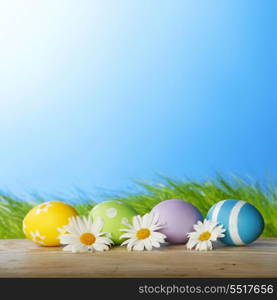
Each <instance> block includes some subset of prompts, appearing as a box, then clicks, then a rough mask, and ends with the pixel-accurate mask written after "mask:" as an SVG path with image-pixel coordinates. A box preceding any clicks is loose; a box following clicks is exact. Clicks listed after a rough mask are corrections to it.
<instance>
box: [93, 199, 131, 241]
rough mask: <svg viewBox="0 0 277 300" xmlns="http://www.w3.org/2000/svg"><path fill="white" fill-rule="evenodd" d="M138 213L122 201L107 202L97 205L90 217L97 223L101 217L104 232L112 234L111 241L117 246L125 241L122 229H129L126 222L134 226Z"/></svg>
mask: <svg viewBox="0 0 277 300" xmlns="http://www.w3.org/2000/svg"><path fill="white" fill-rule="evenodd" d="M136 215H137V213H136V211H135V210H134V209H133V208H132V207H130V206H129V205H127V204H124V203H123V202H121V201H105V202H101V203H99V204H97V205H96V206H95V207H94V208H93V209H92V210H91V212H90V217H91V218H92V220H93V221H95V220H96V219H97V218H98V217H100V218H101V219H102V220H103V221H104V226H103V229H102V231H103V232H109V233H110V234H111V240H112V241H113V242H114V243H115V244H117V245H118V244H121V243H122V242H123V241H124V239H120V236H121V235H122V234H123V233H124V232H122V231H120V229H123V228H127V226H126V225H124V223H126V221H127V222H128V223H130V224H132V219H133V217H134V216H136Z"/></svg>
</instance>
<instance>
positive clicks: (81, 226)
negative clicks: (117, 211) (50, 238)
mask: <svg viewBox="0 0 277 300" xmlns="http://www.w3.org/2000/svg"><path fill="white" fill-rule="evenodd" d="M103 225H104V222H103V221H102V219H101V218H97V219H96V221H95V222H94V223H92V221H91V220H90V219H89V218H86V217H79V216H77V217H71V218H70V219H69V224H68V225H65V226H63V229H64V230H65V231H66V233H65V232H63V231H62V230H63V229H59V232H61V233H62V234H61V235H60V236H59V239H60V241H61V244H63V245H67V246H65V247H64V248H63V250H64V251H72V252H85V251H94V250H96V251H104V250H108V249H109V246H110V245H111V244H112V243H113V242H112V241H111V240H110V238H109V237H110V235H109V234H108V233H106V232H101V230H102V228H103Z"/></svg>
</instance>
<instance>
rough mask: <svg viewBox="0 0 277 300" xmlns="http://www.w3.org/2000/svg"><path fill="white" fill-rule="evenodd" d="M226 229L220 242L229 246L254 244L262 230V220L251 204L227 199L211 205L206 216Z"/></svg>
mask: <svg viewBox="0 0 277 300" xmlns="http://www.w3.org/2000/svg"><path fill="white" fill-rule="evenodd" d="M207 219H208V220H215V221H217V222H218V223H219V224H222V225H223V226H224V228H225V229H226V232H225V233H224V234H225V237H224V238H221V241H222V242H223V243H225V244H227V245H231V246H242V245H246V244H250V243H252V242H254V241H255V240H256V239H257V238H258V237H259V236H260V235H261V234H262V232H263V230H264V219H263V216H262V215H261V213H260V212H259V211H258V210H257V208H256V207H255V206H253V205H252V204H250V203H248V202H246V201H242V200H234V199H227V200H222V201H220V202H218V203H216V204H215V205H213V206H212V207H211V208H210V210H209V211H208V214H207Z"/></svg>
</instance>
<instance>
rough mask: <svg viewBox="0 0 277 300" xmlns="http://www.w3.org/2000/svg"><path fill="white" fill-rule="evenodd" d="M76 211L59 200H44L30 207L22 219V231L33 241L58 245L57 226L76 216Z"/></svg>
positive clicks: (46, 244) (47, 244)
mask: <svg viewBox="0 0 277 300" xmlns="http://www.w3.org/2000/svg"><path fill="white" fill-rule="evenodd" d="M77 215H78V213H77V211H76V210H75V209H74V208H73V207H72V206H71V205H69V204H66V203H64V202H60V201H49V202H44V203H42V204H40V205H38V206H36V207H34V208H32V209H31V210H30V211H29V212H28V214H27V215H26V216H25V218H24V220H23V232H24V234H25V235H26V237H27V238H28V239H30V240H32V241H33V242H34V243H36V244H38V245H42V246H59V245H60V241H59V239H58V236H59V235H60V234H61V231H60V229H59V228H62V227H63V226H64V225H67V224H68V223H69V218H70V217H73V216H77Z"/></svg>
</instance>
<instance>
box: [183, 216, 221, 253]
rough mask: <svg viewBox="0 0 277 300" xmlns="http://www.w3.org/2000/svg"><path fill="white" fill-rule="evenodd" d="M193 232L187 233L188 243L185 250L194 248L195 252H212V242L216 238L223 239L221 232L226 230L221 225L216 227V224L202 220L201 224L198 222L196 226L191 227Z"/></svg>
mask: <svg viewBox="0 0 277 300" xmlns="http://www.w3.org/2000/svg"><path fill="white" fill-rule="evenodd" d="M193 228H194V229H195V231H194V232H189V233H188V237H189V241H188V243H187V248H188V249H189V250H191V249H192V248H193V247H195V250H200V251H202V250H204V251H207V250H212V249H213V245H212V242H215V241H216V240H217V239H218V238H222V237H224V234H223V232H225V231H226V230H225V229H224V228H223V226H222V225H218V223H217V222H215V221H212V220H206V219H205V220H204V222H203V223H202V222H201V221H198V222H197V224H195V225H193Z"/></svg>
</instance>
